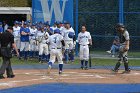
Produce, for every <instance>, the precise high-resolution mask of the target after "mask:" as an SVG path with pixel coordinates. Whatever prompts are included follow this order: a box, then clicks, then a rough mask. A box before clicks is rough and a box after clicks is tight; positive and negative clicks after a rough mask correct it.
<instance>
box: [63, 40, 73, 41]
mask: <svg viewBox="0 0 140 93" xmlns="http://www.w3.org/2000/svg"><path fill="white" fill-rule="evenodd" d="M65 41H73V40H65Z"/></svg>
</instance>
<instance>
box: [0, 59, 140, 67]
mask: <svg viewBox="0 0 140 93" xmlns="http://www.w3.org/2000/svg"><path fill="white" fill-rule="evenodd" d="M1 62H2V61H0V63H1ZM11 62H12V64H13V65H38V64H40V63H39V62H38V60H37V59H34V60H28V61H27V62H25V61H24V60H18V59H17V58H12V60H11ZM116 62H117V60H116V59H101V58H92V65H93V66H114V65H115V63H116ZM129 63H130V66H140V60H135V59H131V60H129ZM75 64H76V65H78V64H80V60H79V59H76V60H75V62H74V64H72V65H75Z"/></svg>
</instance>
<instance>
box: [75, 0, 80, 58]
mask: <svg viewBox="0 0 140 93" xmlns="http://www.w3.org/2000/svg"><path fill="white" fill-rule="evenodd" d="M78 6H79V4H78V0H76V13H75V19H76V22H75V23H76V29H75V30H76V33H75V35H76V38H77V37H78V26H79V24H78ZM76 56H78V44H76Z"/></svg>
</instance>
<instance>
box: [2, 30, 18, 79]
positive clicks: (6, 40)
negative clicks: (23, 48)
mask: <svg viewBox="0 0 140 93" xmlns="http://www.w3.org/2000/svg"><path fill="white" fill-rule="evenodd" d="M12 33H13V28H12V27H8V29H7V31H6V32H4V33H2V34H1V35H0V44H1V48H0V49H1V51H0V53H1V56H2V59H3V63H2V66H1V68H0V79H4V78H5V77H4V76H3V74H4V73H5V70H6V74H7V78H14V77H15V75H14V74H13V71H12V67H11V61H10V59H11V58H12V53H11V50H12V48H14V49H15V50H16V53H17V56H19V53H18V49H17V47H16V44H15V43H14V36H13V35H12Z"/></svg>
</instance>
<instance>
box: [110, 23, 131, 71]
mask: <svg viewBox="0 0 140 93" xmlns="http://www.w3.org/2000/svg"><path fill="white" fill-rule="evenodd" d="M116 30H117V32H118V33H120V43H121V45H120V48H119V60H118V62H117V63H116V66H115V68H114V69H113V72H118V70H119V67H120V65H121V63H122V62H124V67H125V71H124V72H123V73H129V72H130V68H129V66H128V58H127V53H128V50H129V40H130V38H129V33H128V31H127V30H126V28H125V26H124V25H123V24H121V23H118V24H117V26H116Z"/></svg>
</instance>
